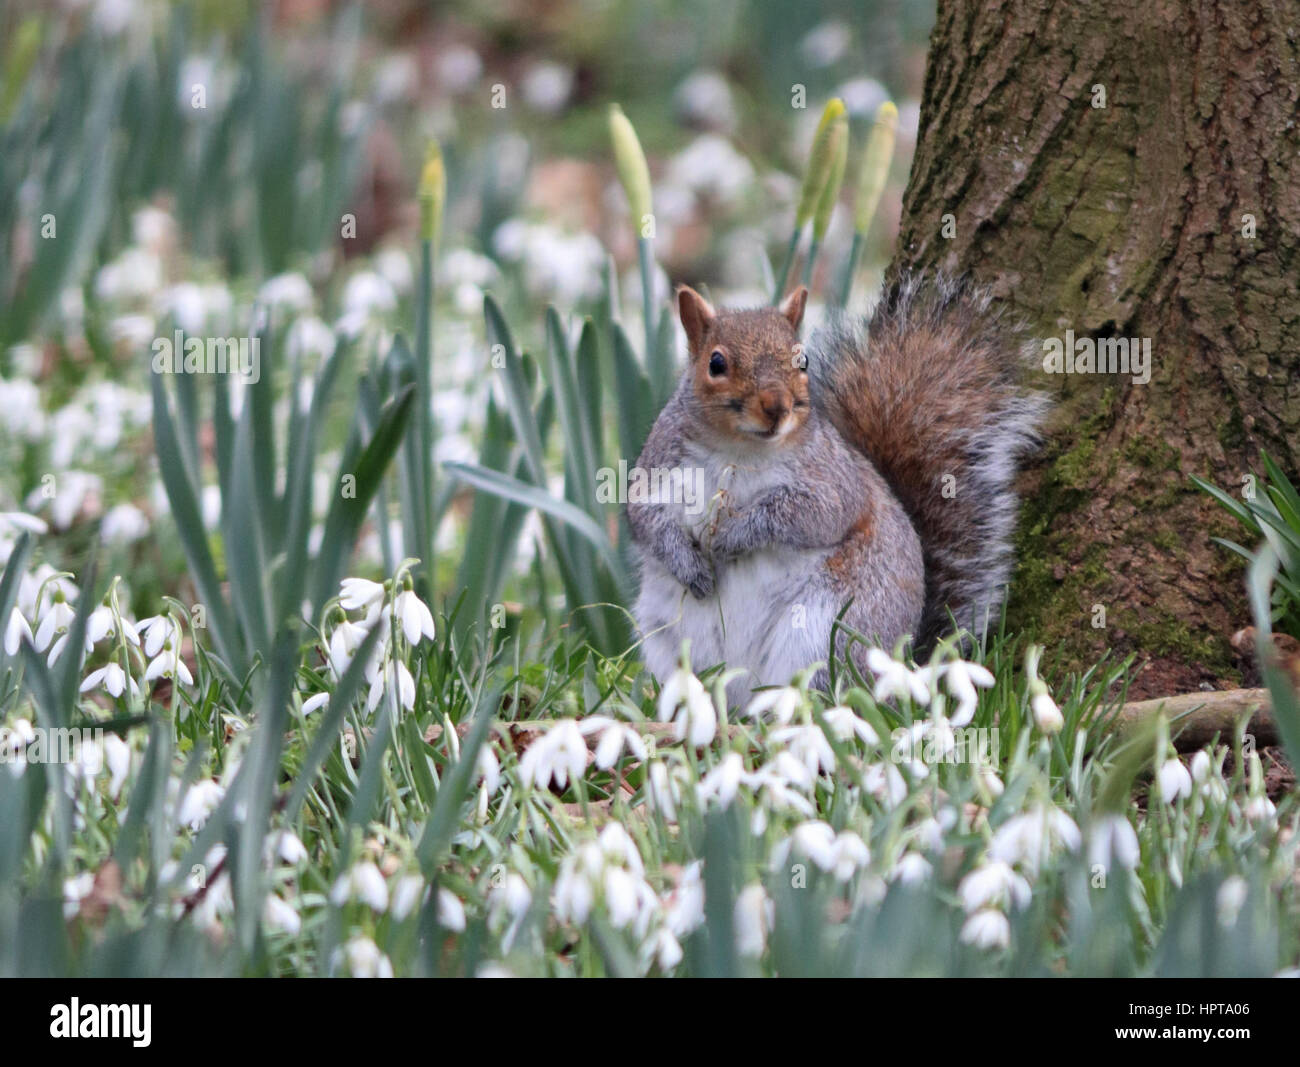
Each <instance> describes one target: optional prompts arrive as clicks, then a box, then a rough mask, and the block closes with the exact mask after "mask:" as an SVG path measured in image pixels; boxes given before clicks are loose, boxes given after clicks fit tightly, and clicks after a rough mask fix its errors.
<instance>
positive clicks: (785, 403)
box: [758, 389, 790, 428]
mask: <svg viewBox="0 0 1300 1067" xmlns="http://www.w3.org/2000/svg"><path fill="white" fill-rule="evenodd" d="M758 406H759V407H760V408H762V409H763V414H764V415H766V416H767V419H768V422H770V423H771V424H772V426H773V428H775V427H777V426H779V425H780V424H781V420H782V419H784V418H785V417H786V416H787V415H788V414H789V413H790V393H789V391H788V390H786V389H763V390H761V391H760V392H759V394H758Z"/></svg>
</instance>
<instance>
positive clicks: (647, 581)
mask: <svg viewBox="0 0 1300 1067" xmlns="http://www.w3.org/2000/svg"><path fill="white" fill-rule="evenodd" d="M825 555H826V553H823V552H809V551H807V550H803V551H798V550H794V549H784V548H776V549H770V550H767V551H763V552H755V553H752V554H750V555H748V556H744V557H742V558H740V559H736V560H732V561H731V562H730V563H729V564H727V565H725V566H724V567H722V568H721V574H719V576H718V583H717V589H716V591H715V592H714V595H713V596H710V597H707V598H706V599H704V600H697V599H696V598H695V597H693V596H691V594H690V593H689V592H687V590H686V589H684V588H683V587H682V586H681V585H680V584H679V583H678V582H677V580H676V579H675V578H673V576H672V575H671V574H670V573H668V571H667V570H666V569H665V568H664V567H663V566H662V565H660V564H659V563H658V561H653V562H648V564H647V567H646V571H645V573H644V574H643V576H642V583H641V595H640V598H639V599H638V602H637V607H636V615H637V619H638V621H639V622H640V624H641V627H642V633H643V635H644V636H645V648H644V653H645V660H646V666H647V667H648V668H649V669H650V671H651V673H653V674H654V675H655V676H656V677H658V678H661V679H662V678H666V677H667V676H668V675H669V674H670V673H672V671H673V669H674V668H675V667H676V665H677V662H678V658H679V656H680V655H681V648H682V642H683V641H689V642H690V659H691V666H692V668H693V669H694V670H696V671H700V670H703V669H704V668H706V667H711V666H713V665H714V664H717V663H726V665H727V666H728V667H729V668H743V669H744V670H745V672H746V673H745V674H744V675H743V676H741V677H738V678H736V679H735V680H733V681H732V682H731V683H730V684H729V685H728V687H727V698H728V702H729V703H731V704H732V705H733V706H734V705H738V704H740V703H743V702H744V701H745V700H746V699H747V697H748V695H749V693H750V692H751V691H752V690H753V689H754V688H756V687H757V686H761V685H784V684H786V683H787V682H789V681H790V679H791V678H792V677H793V676H794V675H795V674H796V673H797V672H799V671H800V670H803V669H804V668H805V667H808V666H809V665H810V664H812V663H816V662H819V661H823V662H824V661H825V660H826V658H827V652H828V643H829V640H830V630H831V624H832V623H833V622H834V620H835V615H836V612H837V611H838V609H839V605H837V604H836V602H835V595H834V593H833V591H832V590H831V589H830V588H828V586H827V584H826V581H825V578H824V574H825V571H824V569H823V566H822V560H823V558H824V557H825Z"/></svg>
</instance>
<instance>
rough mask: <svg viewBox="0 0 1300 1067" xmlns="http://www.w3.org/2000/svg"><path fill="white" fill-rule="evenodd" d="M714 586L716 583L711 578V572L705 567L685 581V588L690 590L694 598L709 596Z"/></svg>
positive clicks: (701, 598) (699, 598) (700, 598)
mask: <svg viewBox="0 0 1300 1067" xmlns="http://www.w3.org/2000/svg"><path fill="white" fill-rule="evenodd" d="M715 586H716V583H715V581H714V578H713V572H712V571H711V570H709V569H708V568H707V567H706V568H704V569H703V570H701V571H700V572H699V573H698V574H696V575H695V577H694V578H692V579H691V580H690V581H689V582H687V583H686V588H687V589H689V590H690V591H691V596H693V597H694V598H695V599H696V600H704V599H706V598H708V597H711V596H712V595H713V590H714V588H715Z"/></svg>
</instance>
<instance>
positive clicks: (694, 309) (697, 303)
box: [677, 285, 717, 355]
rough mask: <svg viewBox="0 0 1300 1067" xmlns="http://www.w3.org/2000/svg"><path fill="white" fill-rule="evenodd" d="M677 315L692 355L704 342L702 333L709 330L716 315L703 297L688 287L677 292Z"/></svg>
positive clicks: (683, 287) (684, 286) (685, 286)
mask: <svg viewBox="0 0 1300 1067" xmlns="http://www.w3.org/2000/svg"><path fill="white" fill-rule="evenodd" d="M677 313H678V315H680V316H681V320H682V326H683V328H684V329H685V330H686V341H687V344H688V345H689V346H690V350H691V354H692V355H694V354H695V352H696V351H697V350H698V349H699V347H700V345H701V343H702V342H703V340H704V331H705V330H707V329H708V328H709V323H711V322H712V321H713V320H714V318H715V317H716V315H717V312H716V311H714V310H713V305H712V304H710V303H709V302H708V301H707V300H705V299H704V297H702V296H700V294H699V293H697V292H696V291H695V290H694V289H692V288H691V287H690V286H689V285H683V286H682V287H681V288H680V289H678V290H677Z"/></svg>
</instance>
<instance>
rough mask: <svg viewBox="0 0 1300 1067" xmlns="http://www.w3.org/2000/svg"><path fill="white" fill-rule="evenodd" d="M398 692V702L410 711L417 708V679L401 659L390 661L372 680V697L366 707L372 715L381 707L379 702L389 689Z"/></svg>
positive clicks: (370, 696) (367, 701)
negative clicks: (393, 688)
mask: <svg viewBox="0 0 1300 1067" xmlns="http://www.w3.org/2000/svg"><path fill="white" fill-rule="evenodd" d="M392 687H395V688H396V690H397V702H398V704H399V705H401V706H402V707H404V708H406V709H407V710H408V711H409V710H410V709H411V708H413V707H415V679H414V678H412V677H411V672H410V670H408V669H407V666H406V664H405V663H403V662H402V661H401V660H400V659H390V660H389V661H388V663H387V664H386V665H385V666H384V669H383V670H382V671H376V672H375V674H374V677H373V678H372V679H371V680H370V695H369V697H368V698H367V699H366V706H367V708H368V709H369V710H370V712H371V713H373V712H374V710H375V708H377V707H379V701H380V700H381V699H382V698H383V695H384V693H386V692H387V691H388V690H389V688H392Z"/></svg>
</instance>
